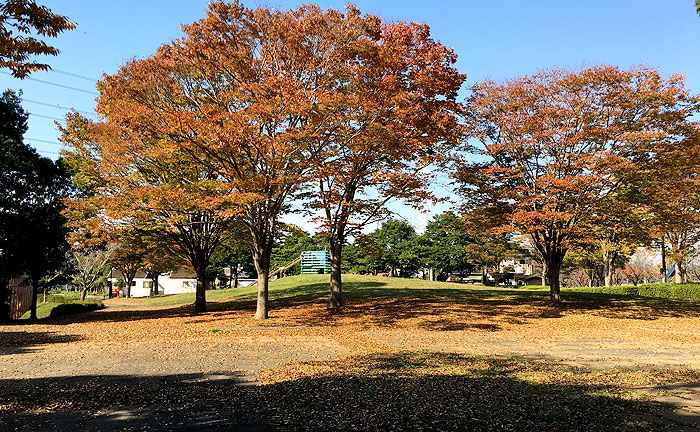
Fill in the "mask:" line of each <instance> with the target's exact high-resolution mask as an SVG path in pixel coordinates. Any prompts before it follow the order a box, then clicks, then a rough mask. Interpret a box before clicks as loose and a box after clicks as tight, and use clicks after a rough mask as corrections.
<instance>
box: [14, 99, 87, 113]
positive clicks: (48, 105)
mask: <svg viewBox="0 0 700 432" xmlns="http://www.w3.org/2000/svg"><path fill="white" fill-rule="evenodd" d="M22 102H30V103H34V104H38V105H44V106H47V107H52V108H58V109H61V110H64V111H71V109H72V110H73V111H75V112H79V113H82V114H87V115H91V116H97V113H96V112H94V111H84V110H79V109H75V108H71V109H69V108H65V107H62V106H61V105H56V104H50V103H46V102H40V101H35V100H31V99H22Z"/></svg>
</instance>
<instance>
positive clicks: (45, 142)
mask: <svg viewBox="0 0 700 432" xmlns="http://www.w3.org/2000/svg"><path fill="white" fill-rule="evenodd" d="M25 140H26V141H34V142H40V143H44V144H53V145H58V146H62V145H63V143H60V142H58V141H49V140H44V139H39V138H25Z"/></svg>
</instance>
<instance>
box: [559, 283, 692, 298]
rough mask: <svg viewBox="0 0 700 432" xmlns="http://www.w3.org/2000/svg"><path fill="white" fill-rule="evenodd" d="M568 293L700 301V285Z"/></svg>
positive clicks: (607, 289)
mask: <svg viewBox="0 0 700 432" xmlns="http://www.w3.org/2000/svg"><path fill="white" fill-rule="evenodd" d="M566 291H570V292H584V293H598V294H614V295H630V296H639V297H653V298H665V299H675V300H700V284H671V283H656V284H646V285H638V286H614V287H590V288H588V287H584V288H569V289H567V290H566Z"/></svg>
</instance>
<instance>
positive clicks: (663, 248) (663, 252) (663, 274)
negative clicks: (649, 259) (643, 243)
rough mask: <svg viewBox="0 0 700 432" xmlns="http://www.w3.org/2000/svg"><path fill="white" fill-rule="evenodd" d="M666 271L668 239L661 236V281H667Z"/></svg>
mask: <svg viewBox="0 0 700 432" xmlns="http://www.w3.org/2000/svg"><path fill="white" fill-rule="evenodd" d="M666 273H668V269H667V267H666V239H665V238H664V237H661V282H666Z"/></svg>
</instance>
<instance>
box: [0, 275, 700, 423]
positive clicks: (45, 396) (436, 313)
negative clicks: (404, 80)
mask: <svg viewBox="0 0 700 432" xmlns="http://www.w3.org/2000/svg"><path fill="white" fill-rule="evenodd" d="M345 281H346V285H345V288H346V293H347V296H348V300H349V305H348V307H347V308H346V310H345V311H344V312H343V313H341V314H330V313H329V312H327V311H326V310H325V307H324V302H325V298H326V289H327V282H326V279H325V277H321V276H303V277H292V278H286V279H283V280H280V281H276V282H275V283H274V284H273V287H272V288H273V289H272V292H271V301H272V304H273V307H274V308H275V309H274V310H273V311H272V312H271V316H272V319H270V320H268V321H264V322H259V321H255V320H253V319H252V318H251V317H252V315H253V312H254V295H253V291H254V290H252V289H243V290H238V291H228V292H225V291H222V292H215V293H210V295H209V298H210V299H212V298H214V300H213V301H212V303H211V304H210V310H211V311H210V312H209V313H207V314H203V315H194V314H193V313H192V311H191V307H190V306H189V305H180V306H178V304H179V303H182V299H183V298H184V299H186V296H179V297H178V296H171V297H161V298H156V299H148V300H143V299H142V300H137V299H132V300H124V299H118V300H112V301H107V302H106V303H107V305H108V306H107V308H106V309H105V310H102V311H97V312H93V313H88V314H85V315H79V316H72V317H64V318H60V319H51V320H44V321H41V322H40V323H38V324H27V323H23V324H21V325H13V326H5V327H2V328H0V429H4V428H8V429H10V430H12V429H14V428H15V427H19V428H20V430H21V429H22V428H24V430H36V429H45V428H47V427H48V428H49V430H50V429H51V427H52V428H55V429H57V430H61V429H64V428H69V427H70V428H71V429H75V427H80V428H81V429H83V430H122V429H131V430H139V429H148V428H150V429H156V430H157V429H165V430H168V429H181V428H184V427H188V428H190V429H203V430H215V429H219V428H223V427H230V428H233V429H246V430H248V429H252V430H268V429H269V430H275V429H277V430H332V429H345V430H348V429H356V430H457V429H470V428H471V429H476V430H492V429H505V430H542V429H554V430H610V429H611V428H612V429H617V430H648V429H655V428H660V429H663V428H673V427H676V426H678V425H682V424H686V425H687V424H688V423H692V418H691V420H689V421H682V420H683V419H682V418H681V419H680V420H678V418H675V417H674V416H673V415H668V413H669V412H670V413H672V414H673V412H674V411H673V410H676V411H675V412H676V414H678V415H680V416H682V415H685V414H687V415H689V416H691V417H692V415H693V410H694V409H695V408H697V407H696V406H695V405H693V404H692V403H689V404H686V405H687V406H685V407H680V408H679V407H671V406H670V405H663V404H659V403H658V402H655V401H654V399H656V398H657V396H658V394H661V395H662V396H663V394H662V393H659V392H656V393H655V392H654V391H651V392H650V391H649V389H650V388H655V387H654V386H659V385H672V386H673V385H676V386H678V385H683V386H686V385H687V384H688V383H695V382H698V381H700V374H699V373H698V372H697V370H700V307H699V306H698V304H697V303H694V302H673V301H660V300H649V299H638V298H633V297H629V296H606V295H594V294H586V293H570V294H569V296H568V298H567V302H566V304H565V306H564V307H563V308H561V309H559V308H555V307H552V306H551V305H549V303H548V301H547V297H546V293H542V292H538V291H523V290H499V289H487V288H478V287H465V286H458V285H453V284H445V283H429V282H422V281H411V280H401V279H388V278H371V277H353V276H348V277H346V279H345ZM212 294H213V295H212ZM163 302H171V303H172V304H173V305H171V306H165V305H163ZM154 303H155V304H154ZM158 303H160V304H159V305H158ZM682 388H684V389H685V388H686V387H682ZM657 393H658V394H657ZM699 393H700V392H699ZM681 396H682V397H685V396H683V395H682V394H681ZM681 399H682V398H681ZM691 399H692V398H691ZM683 400H684V399H683ZM691 402H692V401H691ZM697 405H699V406H700V399H699V401H698V404H697ZM674 415H675V414H674ZM686 420H687V419H686ZM49 426H50V427H49Z"/></svg>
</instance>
